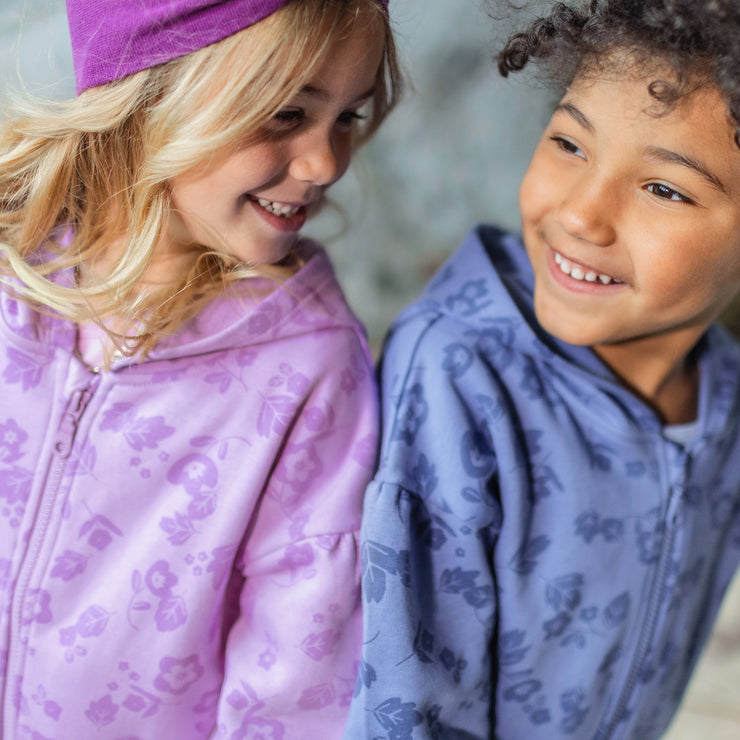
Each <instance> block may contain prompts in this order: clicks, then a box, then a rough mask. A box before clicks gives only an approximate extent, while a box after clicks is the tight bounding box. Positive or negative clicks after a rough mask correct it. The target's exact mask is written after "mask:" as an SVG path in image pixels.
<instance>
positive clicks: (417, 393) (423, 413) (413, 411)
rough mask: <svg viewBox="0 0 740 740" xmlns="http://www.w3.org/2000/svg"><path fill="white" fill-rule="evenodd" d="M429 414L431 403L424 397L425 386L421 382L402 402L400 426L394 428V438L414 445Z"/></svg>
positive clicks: (411, 389) (399, 417)
mask: <svg viewBox="0 0 740 740" xmlns="http://www.w3.org/2000/svg"><path fill="white" fill-rule="evenodd" d="M428 415H429V404H428V403H427V401H426V399H425V398H424V388H423V387H422V385H421V383H416V384H415V385H413V386H412V387H411V388H410V389H409V391H408V393H406V395H405V396H404V399H403V401H402V402H401V408H400V409H399V414H398V426H397V427H396V429H394V430H393V439H397V440H398V439H400V440H403V441H404V442H405V443H406V444H407V445H412V444H413V443H414V440H415V439H416V435H417V434H418V433H419V429H421V427H422V425H423V424H424V422H425V421H426V419H427V416H428Z"/></svg>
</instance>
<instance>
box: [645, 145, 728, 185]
mask: <svg viewBox="0 0 740 740" xmlns="http://www.w3.org/2000/svg"><path fill="white" fill-rule="evenodd" d="M644 152H645V154H646V155H647V156H648V157H652V158H654V159H658V160H660V161H661V162H668V163H669V164H678V165H681V166H682V167H687V168H688V169H690V170H693V171H694V172H696V173H698V174H699V175H701V176H702V177H703V178H704V179H705V180H706V181H707V182H708V183H709V184H710V185H711V186H712V187H713V188H715V189H716V190H719V191H720V192H721V193H723V194H724V195H727V188H726V187H725V186H724V183H723V182H722V180H720V179H719V177H717V176H716V175H715V174H714V173H713V172H711V171H710V170H709V169H708V168H707V167H705V166H704V165H703V164H702V163H701V162H699V161H697V160H696V159H694V158H693V157H687V156H686V155H685V154H679V153H678V152H674V151H671V150H670V149H664V148H663V147H659V146H647V147H645V149H644Z"/></svg>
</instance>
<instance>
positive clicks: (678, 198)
mask: <svg viewBox="0 0 740 740" xmlns="http://www.w3.org/2000/svg"><path fill="white" fill-rule="evenodd" d="M550 140H551V141H554V142H555V143H556V144H557V145H558V146H559V147H560V148H561V149H562V150H563V151H564V152H566V153H567V154H573V155H575V156H582V154H583V153H582V152H581V150H580V148H579V147H578V146H576V145H575V144H574V143H573V142H572V141H570V140H569V139H565V138H563V137H562V136H551V137H550ZM578 152H581V154H580V155H579V154H578ZM658 188H662V189H663V193H664V194H663V195H660V194H658V193H657V192H655V190H657V189H658ZM645 190H647V191H648V193H650V194H651V195H654V196H655V197H656V198H660V199H661V200H668V201H673V202H675V203H686V204H687V205H694V201H693V200H691V198H687V197H686V196H685V195H683V194H682V193H679V192H678V191H677V190H674V189H673V188H671V187H669V186H668V185H665V184H663V183H662V182H651V183H650V184H648V185H646V186H645ZM665 193H667V194H668V196H667V197H666V195H665Z"/></svg>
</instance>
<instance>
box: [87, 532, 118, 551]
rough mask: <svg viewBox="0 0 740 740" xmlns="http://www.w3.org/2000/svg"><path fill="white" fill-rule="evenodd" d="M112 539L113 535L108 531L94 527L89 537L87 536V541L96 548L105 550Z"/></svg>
mask: <svg viewBox="0 0 740 740" xmlns="http://www.w3.org/2000/svg"><path fill="white" fill-rule="evenodd" d="M112 539H113V537H111V534H110V532H108V531H107V530H106V529H94V530H93V531H92V532H91V533H90V537H88V540H87V541H88V542H89V543H90V545H92V546H93V547H94V548H95V549H96V550H105V548H106V547H108V545H110V543H111V540H112Z"/></svg>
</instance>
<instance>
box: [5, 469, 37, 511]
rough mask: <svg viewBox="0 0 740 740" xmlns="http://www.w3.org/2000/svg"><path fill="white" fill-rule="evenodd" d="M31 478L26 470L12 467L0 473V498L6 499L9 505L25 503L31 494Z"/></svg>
mask: <svg viewBox="0 0 740 740" xmlns="http://www.w3.org/2000/svg"><path fill="white" fill-rule="evenodd" d="M32 481H33V476H32V474H31V473H30V472H29V471H28V470H24V469H23V468H19V467H18V466H17V465H14V466H13V467H12V468H11V469H10V470H2V471H0V498H6V499H8V503H9V504H14V503H16V502H18V501H21V502H24V503H25V502H26V501H28V497H29V495H30V494H31V483H32Z"/></svg>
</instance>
